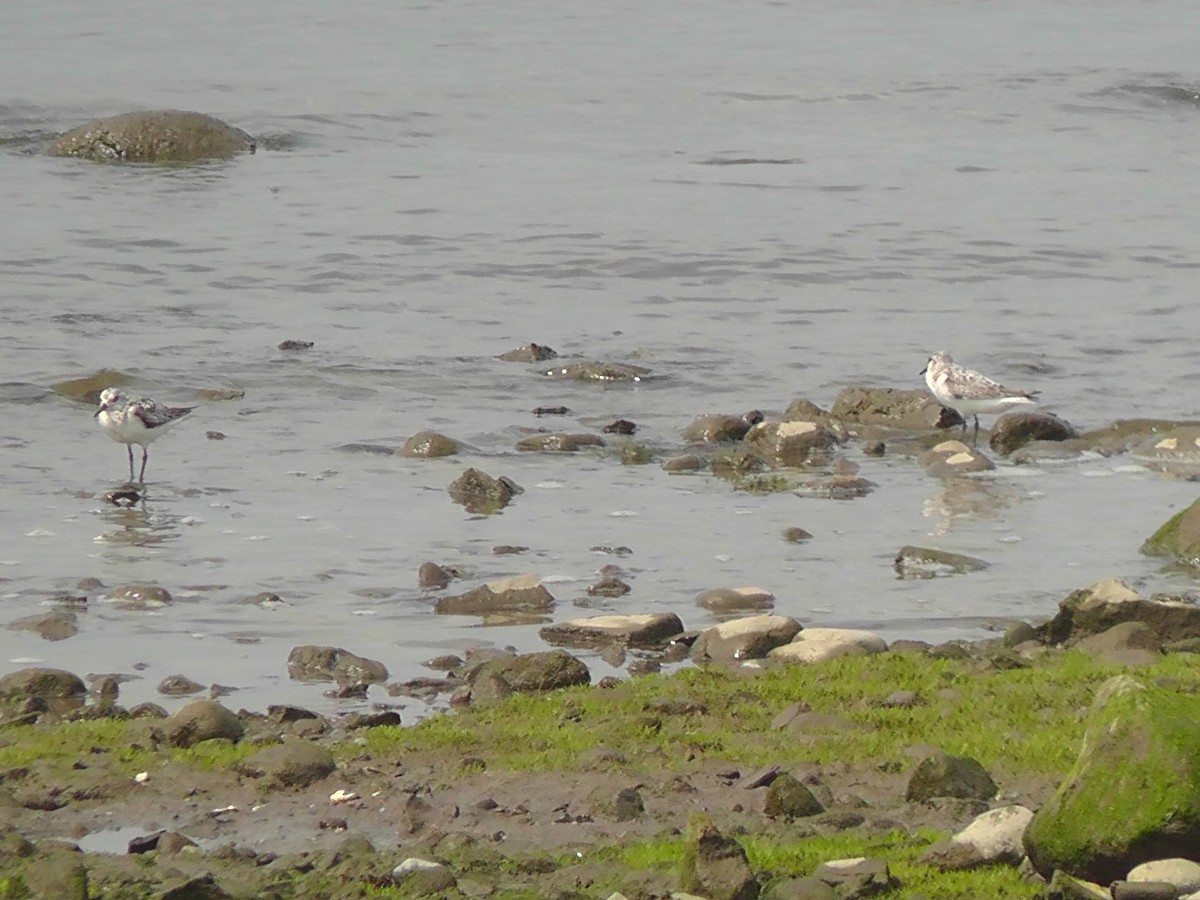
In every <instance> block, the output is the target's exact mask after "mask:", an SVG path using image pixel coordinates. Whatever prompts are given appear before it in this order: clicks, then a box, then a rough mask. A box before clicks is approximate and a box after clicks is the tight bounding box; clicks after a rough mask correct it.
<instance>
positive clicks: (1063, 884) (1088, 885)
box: [1045, 871, 1112, 900]
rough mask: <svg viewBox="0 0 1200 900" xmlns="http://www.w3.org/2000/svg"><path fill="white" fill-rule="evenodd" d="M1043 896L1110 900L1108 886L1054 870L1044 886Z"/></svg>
mask: <svg viewBox="0 0 1200 900" xmlns="http://www.w3.org/2000/svg"><path fill="white" fill-rule="evenodd" d="M1045 896H1046V897H1047V898H1051V900H1112V893H1111V892H1110V891H1109V890H1108V888H1105V887H1101V886H1100V885H1098V884H1093V883H1092V882H1090V881H1083V880H1082V879H1079V878H1072V877H1071V876H1070V875H1068V874H1067V873H1066V872H1061V871H1060V872H1055V873H1054V877H1053V878H1051V879H1050V884H1048V885H1047V886H1046V890H1045Z"/></svg>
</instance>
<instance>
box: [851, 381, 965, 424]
mask: <svg viewBox="0 0 1200 900" xmlns="http://www.w3.org/2000/svg"><path fill="white" fill-rule="evenodd" d="M941 411H942V407H941V404H939V403H938V402H937V401H936V400H934V399H933V397H932V396H930V395H929V393H928V392H926V391H907V390H897V389H896V388H869V387H858V386H854V387H848V388H844V389H843V390H842V391H841V393H839V394H838V395H837V399H836V400H834V403H833V408H832V409H831V410H830V411H829V414H830V415H831V416H832V417H833V418H835V419H840V420H841V421H843V422H846V423H848V424H851V423H852V424H856V425H883V426H886V427H888V428H894V429H896V430H899V431H928V430H929V429H931V428H933V427H934V425H935V423H936V422H937V421H938V416H939V415H940V414H941Z"/></svg>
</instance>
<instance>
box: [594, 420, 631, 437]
mask: <svg viewBox="0 0 1200 900" xmlns="http://www.w3.org/2000/svg"><path fill="white" fill-rule="evenodd" d="M637 428H638V427H637V424H636V423H634V422H630V421H629V420H628V419H614V420H613V421H611V422H609V423H608V424H607V425H605V426H604V427H603V428H601V429H600V431H601V432H603V433H604V434H623V435H627V436H628V435H631V434H633V433H634V432H636V431H637Z"/></svg>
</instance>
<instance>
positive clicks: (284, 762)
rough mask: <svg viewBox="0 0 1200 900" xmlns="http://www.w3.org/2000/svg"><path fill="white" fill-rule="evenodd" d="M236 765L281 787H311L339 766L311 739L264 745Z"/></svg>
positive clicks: (248, 773)
mask: <svg viewBox="0 0 1200 900" xmlns="http://www.w3.org/2000/svg"><path fill="white" fill-rule="evenodd" d="M234 768H236V769H237V771H238V772H240V773H241V774H243V775H246V776H248V777H250V778H261V779H263V780H264V781H265V782H267V783H268V784H273V785H276V786H278V787H308V786H309V785H310V784H313V783H314V782H317V781H320V780H321V779H322V778H325V777H326V776H327V775H332V774H333V772H334V770H335V769H337V763H336V762H335V761H334V758H333V755H332V754H331V753H330V752H329V751H328V750H326V749H325V748H324V747H319V746H317V745H316V744H313V743H310V742H309V741H289V742H288V743H285V744H275V745H273V746H270V747H265V748H264V749H262V750H259V751H258V752H257V753H254V754H252V755H250V756H247V757H246V758H245V759H243V760H241V761H240V762H239V763H238V764H237V765H236V766H235V767H234Z"/></svg>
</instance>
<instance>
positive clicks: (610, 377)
mask: <svg viewBox="0 0 1200 900" xmlns="http://www.w3.org/2000/svg"><path fill="white" fill-rule="evenodd" d="M542 374H543V375H546V376H547V377H549V378H561V379H565V380H567V381H605V382H609V381H612V382H620V381H629V382H636V381H641V380H642V379H643V378H645V377H646V376H647V375H649V374H650V370H649V369H646V368H643V367H642V366H634V365H629V364H628V363H607V362H575V363H565V364H563V365H556V366H553V367H551V368H549V369H545V370H543V372H542Z"/></svg>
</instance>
